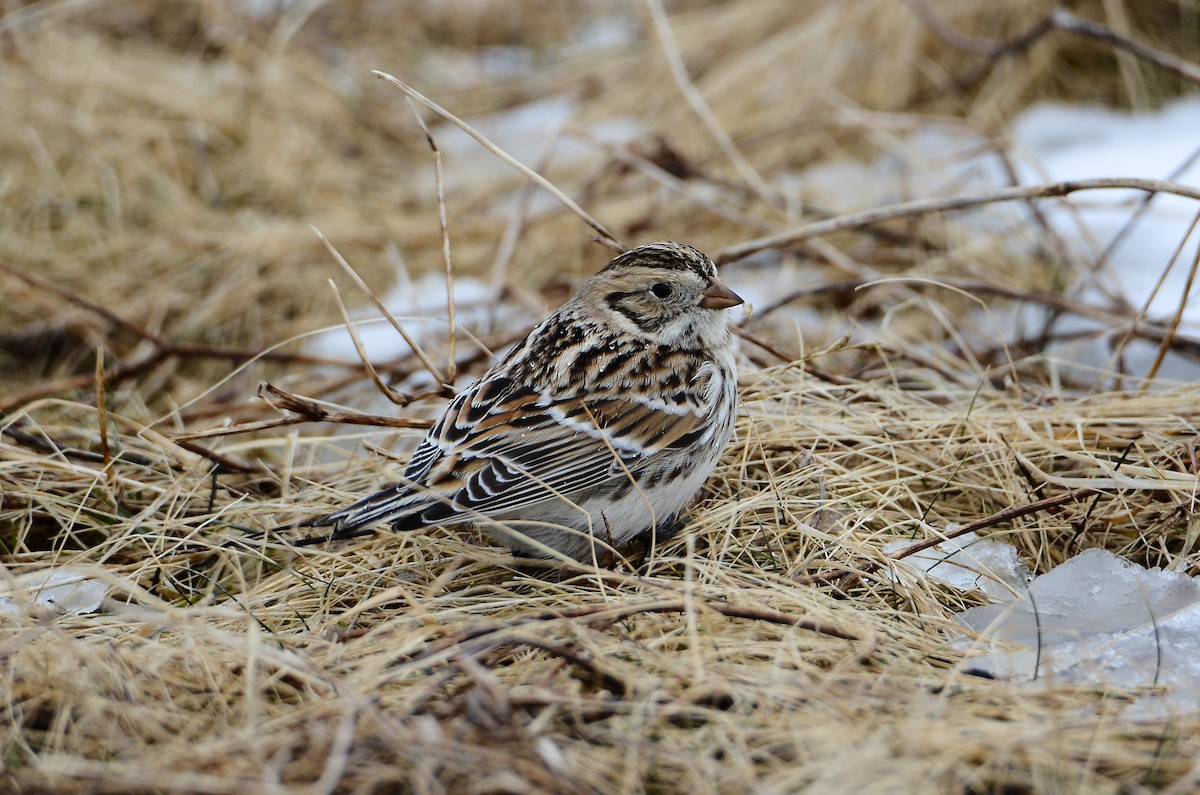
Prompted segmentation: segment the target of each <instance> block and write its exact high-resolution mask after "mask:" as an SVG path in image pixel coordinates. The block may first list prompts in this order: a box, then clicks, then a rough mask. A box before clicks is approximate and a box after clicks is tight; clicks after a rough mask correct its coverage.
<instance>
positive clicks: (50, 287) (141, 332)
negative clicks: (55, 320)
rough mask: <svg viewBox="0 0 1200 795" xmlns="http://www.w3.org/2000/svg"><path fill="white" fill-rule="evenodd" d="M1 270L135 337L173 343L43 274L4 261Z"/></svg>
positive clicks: (163, 345) (165, 344)
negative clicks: (29, 271)
mask: <svg viewBox="0 0 1200 795" xmlns="http://www.w3.org/2000/svg"><path fill="white" fill-rule="evenodd" d="M0 272H3V273H7V274H8V275H9V276H13V277H15V278H17V279H20V280H21V281H23V282H25V283H26V284H28V285H29V286H30V287H35V288H37V289H38V290H42V291H43V292H47V293H52V294H54V295H57V296H58V297H59V298H61V299H63V300H64V301H66V302H67V303H70V304H74V305H75V306H78V307H80V308H81V309H86V310H87V311H88V312H91V313H92V314H94V315H99V316H100V317H102V318H104V319H105V320H107V321H108V322H109V323H111V324H112V325H114V326H117V327H119V328H123V329H125V330H126V331H128V332H129V333H130V334H132V335H134V336H135V337H140V338H141V339H144V340H146V341H147V342H149V343H151V344H153V345H154V346H155V347H156V348H168V347H170V346H171V343H169V342H167V340H165V339H163V338H162V337H160V336H158V335H157V334H154V333H151V332H150V331H147V330H146V329H144V328H142V327H141V326H139V325H137V324H136V323H133V322H130V321H128V320H126V319H125V318H123V317H121V316H120V315H118V314H117V313H116V312H113V311H112V310H111V309H108V308H107V307H103V306H100V304H97V303H96V302H95V301H92V300H90V299H88V298H84V297H83V296H82V295H79V294H78V293H75V292H72V291H71V290H68V289H67V288H65V287H63V286H62V285H58V284H54V283H53V282H50V281H47V280H46V279H43V278H42V277H41V276H34V275H33V274H32V273H24V272H22V271H19V270H17V269H16V268H14V267H13V266H11V265H8V264H6V263H3V262H0Z"/></svg>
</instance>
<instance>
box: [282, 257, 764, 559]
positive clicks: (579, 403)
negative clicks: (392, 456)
mask: <svg viewBox="0 0 1200 795" xmlns="http://www.w3.org/2000/svg"><path fill="white" fill-rule="evenodd" d="M741 303H743V301H742V299H741V298H739V297H738V296H737V294H736V293H734V292H733V291H732V290H730V289H729V288H728V287H726V286H725V285H724V284H723V283H721V281H720V280H719V279H717V269H716V266H715V265H714V264H713V262H712V260H711V259H709V258H708V257H707V256H705V255H704V254H702V253H701V252H700V251H698V250H696V249H694V248H692V247H691V246H688V245H684V244H682V243H669V242H667V243H650V244H648V245H645V246H640V247H638V248H635V249H633V250H632V251H629V252H626V253H625V254H622V255H620V256H618V257H617V258H616V259H614V260H612V261H611V262H610V263H608V265H607V266H605V267H604V269H603V270H601V271H600V272H599V273H597V274H596V275H595V276H593V277H592V278H590V279H588V280H587V281H586V282H584V283H583V285H582V286H581V287H580V289H579V292H578V293H576V294H575V296H574V297H572V298H571V300H569V301H568V302H567V303H566V304H564V305H563V306H562V308H560V309H559V310H558V311H557V312H555V313H554V314H552V315H550V316H549V317H548V318H546V320H544V321H542V323H541V324H540V325H539V326H538V327H537V328H535V329H534V330H533V331H532V332H530V334H529V336H528V337H526V338H525V340H524V341H523V342H521V343H520V344H518V345H517V346H516V347H515V348H513V349H512V350H511V351H510V352H509V353H508V354H507V355H506V356H505V357H504V358H503V359H501V360H500V361H499V362H497V363H496V364H495V365H494V366H493V367H492V368H491V369H490V370H489V371H488V372H487V373H486V374H485V375H484V376H483V377H482V378H480V379H479V380H478V381H477V382H475V384H473V385H472V386H471V387H470V388H468V389H467V390H465V391H464V392H462V393H461V394H459V395H458V396H456V397H455V398H454V399H453V400H452V401H451V402H450V405H449V406H448V407H447V408H446V411H445V412H444V413H443V414H442V416H441V418H440V419H439V420H438V421H437V423H436V424H435V425H434V426H433V428H432V429H431V430H430V431H429V434H428V435H427V436H426V437H425V440H424V441H423V442H422V443H421V445H420V446H419V447H418V448H417V450H416V452H415V453H414V454H413V456H412V459H411V460H410V461H409V464H408V468H407V469H405V471H404V476H403V479H402V480H401V481H400V482H399V483H396V484H394V485H392V486H389V487H388V488H386V489H384V490H383V491H380V492H378V493H376V494H373V495H371V496H369V497H366V498H364V499H362V500H359V501H358V502H356V503H354V504H352V505H348V506H346V507H345V508H342V509H341V510H338V511H334V512H333V513H330V514H327V515H325V516H321V517H317V518H315V519H311V520H308V521H306V522H303V523H302V525H303V526H308V527H332V528H333V531H332V532H331V533H330V534H329V535H327V536H324V537H323V538H322V539H315V538H314V539H306V540H308V541H318V540H325V539H328V540H335V539H339V538H349V537H352V536H358V535H364V534H366V533H369V532H371V530H370V528H371V527H372V526H374V525H378V524H390V525H391V526H392V529H394V530H397V531H404V530H415V529H418V528H421V527H429V526H433V525H446V524H456V523H473V524H476V525H478V526H479V527H481V528H482V529H483V530H484V531H485V532H487V533H488V534H489V535H490V536H492V537H493V538H494V539H495V540H497V541H499V542H500V543H502V544H504V545H506V546H508V547H509V549H511V550H512V551H513V552H515V553H516V554H518V555H523V556H528V557H534V558H550V557H555V556H556V555H555V553H560V554H562V555H566V556H568V557H570V558H574V559H576V560H590V559H592V555H593V554H594V552H599V551H600V550H603V549H604V548H605V547H604V546H600V547H599V548H598V549H597V548H596V546H595V541H596V540H597V539H598V540H600V541H602V542H603V543H604V544H605V545H608V546H610V547H614V548H615V547H619V546H621V545H622V544H625V543H627V542H628V541H630V540H632V539H633V538H635V537H637V536H639V535H643V534H647V533H652V534H654V535H655V537H657V539H659V540H661V539H663V538H667V537H669V536H670V535H671V534H672V533H673V532H674V531H675V530H676V529H677V526H678V517H679V513H680V511H681V510H682V509H683V508H684V506H685V505H686V504H687V503H688V501H689V500H690V499H691V498H692V496H693V495H694V494H695V493H696V491H697V490H698V489H699V488H700V486H701V485H702V484H703V483H704V481H705V480H706V479H707V478H708V476H709V474H710V473H711V472H712V470H713V468H714V467H715V466H716V463H717V459H718V458H719V456H720V455H721V451H722V450H723V449H724V448H725V445H726V444H727V443H728V442H729V438H730V435H731V434H732V432H733V420H734V414H735V411H736V403H737V373H736V369H735V364H734V356H733V338H732V335H731V334H730V331H729V321H728V317H727V313H726V312H725V311H723V310H725V309H729V308H730V307H734V306H737V305H738V304H741Z"/></svg>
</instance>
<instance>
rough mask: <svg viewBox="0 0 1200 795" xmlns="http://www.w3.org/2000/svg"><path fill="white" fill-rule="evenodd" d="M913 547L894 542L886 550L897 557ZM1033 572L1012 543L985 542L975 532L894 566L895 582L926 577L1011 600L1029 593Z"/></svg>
mask: <svg viewBox="0 0 1200 795" xmlns="http://www.w3.org/2000/svg"><path fill="white" fill-rule="evenodd" d="M908 546H910V542H907V541H892V542H889V543H888V544H886V545H885V546H884V548H883V551H884V552H886V553H888V554H889V555H895V554H896V553H898V552H901V551H902V550H904V549H905V548H906V547H908ZM1029 576H1030V575H1029V569H1028V567H1026V565H1025V563H1024V562H1023V561H1022V560H1021V558H1020V556H1019V555H1018V554H1017V550H1016V548H1015V547H1014V546H1012V545H1011V544H1004V543H1001V542H999V541H991V540H988V539H981V538H979V537H978V536H977V535H975V534H974V533H964V534H963V535H962V536H960V537H958V538H951V539H947V540H946V541H943V542H942V543H940V544H938V545H937V546H935V547H930V548H929V549H926V550H922V551H921V552H917V553H915V554H912V555H909V556H908V557H906V558H903V559H901V560H898V561H896V562H895V563H894V564H893V569H892V578H893V580H894V581H907V582H912V581H914V580H917V579H921V578H923V577H928V578H929V579H931V580H934V581H936V582H940V583H942V584H944V585H949V586H951V587H954V588H958V589H959V590H963V591H970V590H976V589H978V590H979V591H982V592H983V593H984V594H985V595H987V596H990V597H993V598H996V599H1003V598H1011V597H1012V595H1013V594H1014V593H1020V592H1022V591H1024V590H1025V587H1026V584H1027V583H1028V582H1029Z"/></svg>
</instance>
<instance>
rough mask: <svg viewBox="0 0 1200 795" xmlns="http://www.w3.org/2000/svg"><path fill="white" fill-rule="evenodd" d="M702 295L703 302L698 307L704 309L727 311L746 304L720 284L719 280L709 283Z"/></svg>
mask: <svg viewBox="0 0 1200 795" xmlns="http://www.w3.org/2000/svg"><path fill="white" fill-rule="evenodd" d="M702 295H703V296H704V300H703V301H701V302H700V306H702V307H704V308H705V309H728V308H729V307H731V306H737V305H738V304H744V303H746V302H745V301H743V300H742V299H741V297H740V296H739V295H738V294H737V293H735V292H734V291H733V290H730V289H729V288H728V287H726V286H725V285H724V284H722V283H721V280H720V279H712V280H711V281H709V283H708V289H707V290H705V291H704V292H703V293H702Z"/></svg>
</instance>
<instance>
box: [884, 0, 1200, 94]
mask: <svg viewBox="0 0 1200 795" xmlns="http://www.w3.org/2000/svg"><path fill="white" fill-rule="evenodd" d="M906 2H907V4H908V6H909V8H911V9H912V10H913V12H914V13H916V14H917V16H919V17H920V18H921V20H922V21H923V22H924V23H925V24H926V25H928V26H929V28H930V30H932V31H933V32H934V33H935V34H937V36H938V37H939V38H941V39H942V40H943V41H945V42H946V43H947V44H949V45H950V46H952V47H957V48H958V49H960V50H965V51H967V52H973V53H976V54H977V55H982V56H984V57H985V58H986V59H987V62H986V63H985V64H984V65H983V67H981V68H980V69H979V70H977V74H976V75H973V76H972V77H971V78H969V79H965V80H960V83H961V84H964V85H970V84H971V83H972V82H974V80H975V79H977V76H978V75H979V74H982V73H984V72H986V71H987V69H989V68H991V65H992V64H994V63H995V62H996V61H998V60H999V59H1000V58H1003V57H1005V56H1008V55H1015V54H1017V53H1021V52H1024V51H1026V50H1028V49H1029V48H1030V47H1031V46H1033V44H1035V43H1036V42H1037V41H1038V40H1040V39H1041V38H1042V37H1043V36H1045V35H1046V34H1047V33H1049V32H1050V31H1052V30H1061V31H1064V32H1066V33H1073V34H1075V35H1077V36H1083V37H1084V38H1089V39H1096V40H1097V41H1102V42H1105V43H1106V44H1111V45H1113V46H1114V47H1119V48H1121V49H1125V50H1128V51H1129V52H1131V53H1133V54H1134V55H1136V56H1138V57H1139V58H1142V59H1143V60H1146V61H1149V62H1150V63H1152V64H1154V65H1155V66H1159V67H1162V68H1163V69H1166V70H1167V71H1169V72H1174V73H1175V74H1177V75H1179V76H1180V77H1182V78H1184V79H1185V80H1190V81H1192V82H1193V83H1200V66H1197V65H1196V64H1194V63H1192V62H1190V61H1186V60H1184V59H1182V58H1179V57H1177V56H1174V55H1171V54H1170V53H1166V52H1163V51H1162V50H1157V49H1155V48H1153V47H1150V46H1149V45H1147V44H1143V43H1142V42H1140V41H1138V40H1137V39H1134V38H1131V37H1129V36H1125V35H1123V34H1121V33H1117V32H1116V31H1114V30H1113V29H1112V28H1109V27H1107V26H1105V25H1101V24H1100V23H1098V22H1092V21H1090V20H1086V19H1082V18H1080V17H1077V16H1075V15H1074V14H1072V13H1071V12H1070V11H1067V10H1066V9H1064V8H1056V9H1054V10H1053V11H1051V12H1050V13H1049V14H1047V15H1046V16H1045V17H1043V18H1042V19H1040V20H1038V21H1037V22H1035V23H1034V24H1033V25H1032V26H1030V27H1029V29H1028V30H1026V31H1025V32H1024V33H1020V34H1018V35H1016V36H1014V37H1013V38H1011V39H1005V40H1001V41H996V40H994V39H985V38H981V37H978V36H969V35H967V34H964V33H961V32H960V31H958V30H955V29H954V28H952V27H951V26H950V25H948V24H946V22H945V21H944V20H942V19H941V18H940V17H938V15H937V14H935V13H934V12H933V9H932V8H931V7H930V5H929V3H927V2H926V0H906Z"/></svg>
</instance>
